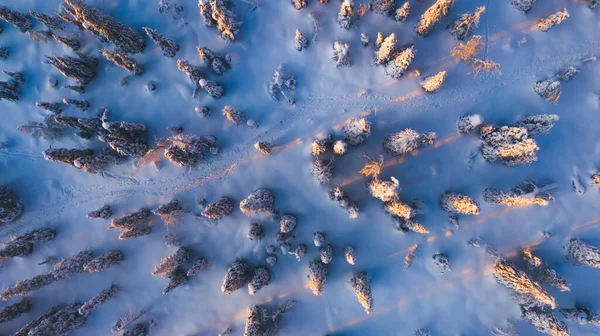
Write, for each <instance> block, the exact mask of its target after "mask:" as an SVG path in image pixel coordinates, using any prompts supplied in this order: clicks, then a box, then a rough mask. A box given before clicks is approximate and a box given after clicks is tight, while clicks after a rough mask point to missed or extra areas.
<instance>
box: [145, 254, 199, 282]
mask: <svg viewBox="0 0 600 336" xmlns="http://www.w3.org/2000/svg"><path fill="white" fill-rule="evenodd" d="M189 260H190V252H189V250H188V249H187V248H185V247H180V248H178V249H177V251H175V253H173V254H171V255H169V256H166V257H164V258H162V259H161V260H160V263H159V264H158V265H156V266H155V267H154V270H153V271H152V275H154V276H158V277H161V278H168V277H169V276H170V274H171V273H173V271H175V269H176V268H178V267H180V266H181V265H183V264H185V263H186V262H188V261H189Z"/></svg>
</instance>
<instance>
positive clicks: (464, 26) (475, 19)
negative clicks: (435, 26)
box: [448, 6, 485, 40]
mask: <svg viewBox="0 0 600 336" xmlns="http://www.w3.org/2000/svg"><path fill="white" fill-rule="evenodd" d="M483 13H485V7H484V6H481V7H478V8H477V9H476V10H475V13H473V14H471V13H469V12H467V13H465V14H463V15H461V16H460V19H458V20H456V21H454V22H452V23H451V24H450V25H449V26H448V29H450V34H452V35H454V36H456V38H457V39H458V40H464V39H465V38H467V37H469V35H471V33H473V30H475V28H477V25H479V19H480V18H481V15H483Z"/></svg>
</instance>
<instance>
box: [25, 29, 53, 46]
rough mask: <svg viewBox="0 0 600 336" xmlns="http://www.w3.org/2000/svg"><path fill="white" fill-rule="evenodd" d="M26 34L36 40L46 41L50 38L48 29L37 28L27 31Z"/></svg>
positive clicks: (50, 34) (50, 33)
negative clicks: (36, 29)
mask: <svg viewBox="0 0 600 336" xmlns="http://www.w3.org/2000/svg"><path fill="white" fill-rule="evenodd" d="M25 34H27V36H29V38H30V39H32V40H34V41H36V42H43V43H48V42H50V40H52V32H51V31H49V30H38V31H34V32H30V31H28V32H27V33H25Z"/></svg>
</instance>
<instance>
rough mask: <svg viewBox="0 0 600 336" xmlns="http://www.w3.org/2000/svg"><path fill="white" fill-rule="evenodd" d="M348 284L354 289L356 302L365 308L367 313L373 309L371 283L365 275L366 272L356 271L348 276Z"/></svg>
mask: <svg viewBox="0 0 600 336" xmlns="http://www.w3.org/2000/svg"><path fill="white" fill-rule="evenodd" d="M350 285H351V286H352V288H353V289H354V294H355V295H356V298H357V299H358V302H359V303H360V305H361V306H363V308H364V309H365V312H366V313H367V314H371V312H372V311H373V295H372V294H371V284H370V282H369V278H368V277H367V272H357V273H354V274H353V275H352V278H350Z"/></svg>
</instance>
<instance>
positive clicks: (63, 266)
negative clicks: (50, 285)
mask: <svg viewBox="0 0 600 336" xmlns="http://www.w3.org/2000/svg"><path fill="white" fill-rule="evenodd" d="M93 258H94V252H92V251H81V252H79V253H77V254H74V255H71V256H68V257H66V258H65V259H63V260H61V261H59V262H58V263H56V264H55V265H54V269H53V270H52V272H51V274H52V275H53V276H54V277H55V278H56V280H62V279H68V278H70V277H72V276H73V275H75V274H79V273H83V272H85V269H84V266H85V265H86V264H87V263H88V262H90V261H92V259H93Z"/></svg>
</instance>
